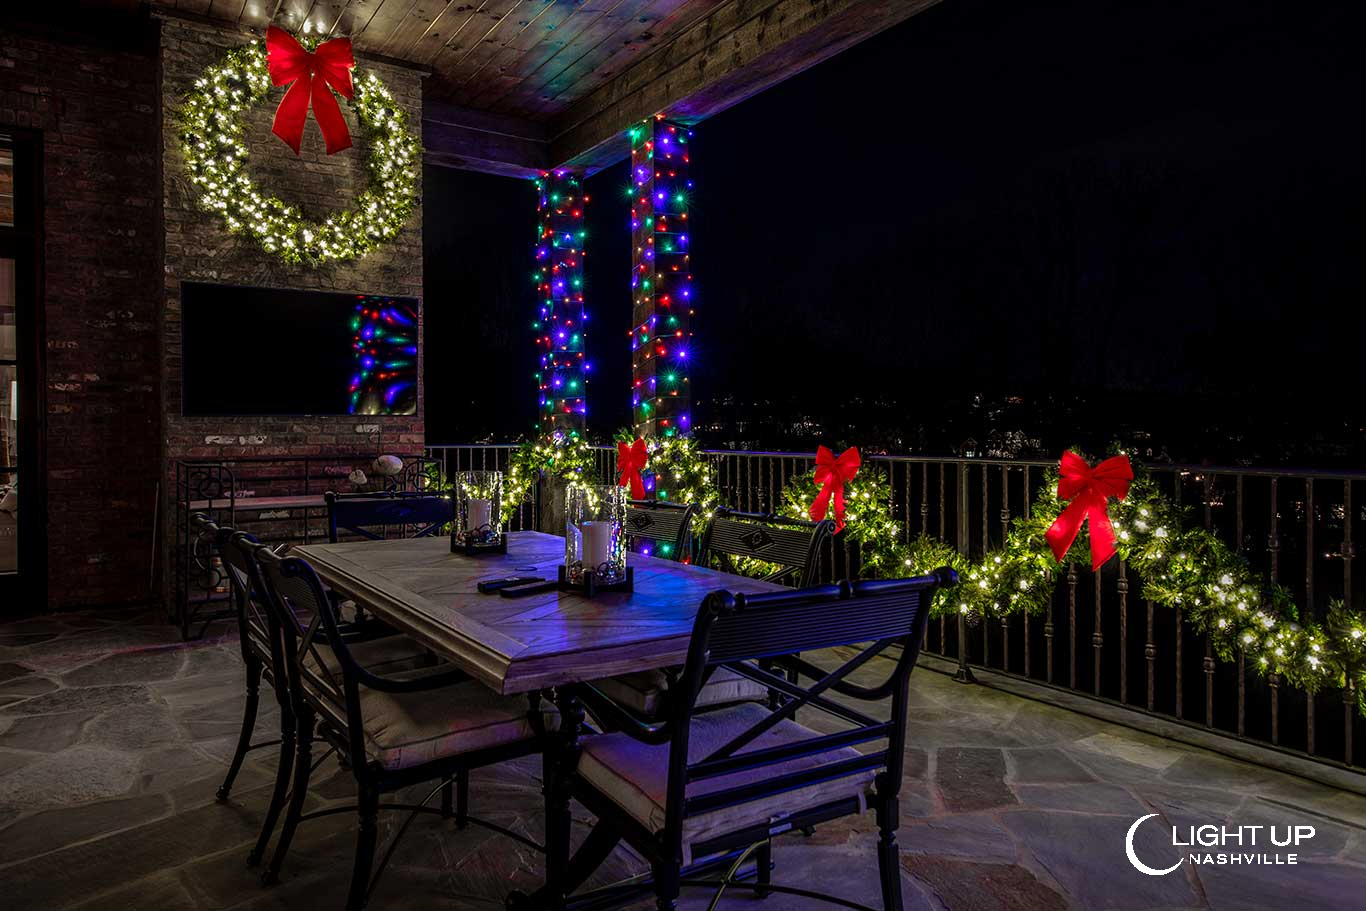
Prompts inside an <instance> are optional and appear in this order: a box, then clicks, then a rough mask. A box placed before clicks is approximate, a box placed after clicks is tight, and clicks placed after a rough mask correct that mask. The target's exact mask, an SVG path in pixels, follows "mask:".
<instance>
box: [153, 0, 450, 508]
mask: <svg viewBox="0 0 1366 911" xmlns="http://www.w3.org/2000/svg"><path fill="white" fill-rule="evenodd" d="M248 39H249V36H247V35H243V34H239V33H237V32H232V31H223V30H219V29H214V28H210V27H207V26H203V25H199V24H192V23H187V22H183V21H180V20H166V21H164V22H163V23H162V33H161V58H162V82H161V87H162V101H163V103H162V111H161V117H162V147H163V149H162V151H163V156H164V158H163V188H164V193H165V206H164V221H165V251H166V252H165V266H166V268H165V284H164V288H163V289H162V292H163V293H162V295H161V304H162V320H161V346H162V357H161V376H162V390H163V395H162V398H163V402H162V406H161V410H162V427H163V437H164V456H165V460H166V461H165V465H166V471H167V475H166V477H167V481H168V484H173V483H174V477H173V466H174V462H175V460H176V459H180V458H187V457H192V458H204V457H241V456H301V455H317V454H322V453H330V452H357V451H368V452H373V453H375V454H378V453H379V452H415V451H418V450H420V449H421V446H422V443H423V420H422V409H423V395H424V393H423V390H422V388H421V377H422V366H421V357H422V352H421V348H420V347H419V366H418V378H419V382H418V385H419V388H418V412H417V414H416V415H414V416H403V417H399V416H393V417H336V416H332V417H308V418H292V417H286V418H278V417H245V418H210V417H185V416H183V415H182V413H181V403H180V391H181V385H180V370H181V338H180V332H181V322H180V283H181V281H210V282H222V283H226V284H241V285H254V286H258V287H272V288H295V289H304V290H325V291H343V292H356V293H372V294H393V295H402V296H407V297H416V298H420V297H421V296H422V216H421V208H420V207H419V208H418V209H417V210H416V212H415V214H414V216H413V218H412V220H411V221H410V222H409V223H408V226H407V228H406V229H405V230H404V231H403V232H402V234H401V235H400V236H399V237H398V238H396V239H395V241H393V242H392V243H390V244H387V245H385V246H383V247H381V248H380V249H379V250H377V251H375V252H373V253H371V254H369V255H368V256H365V257H363V258H361V259H358V260H352V261H351V262H348V263H343V264H336V265H328V266H324V267H321V268H310V267H308V266H290V265H286V264H284V263H282V262H280V261H279V260H278V259H276V258H274V257H273V256H271V255H269V254H266V253H265V252H263V251H261V250H260V248H259V247H257V246H256V245H255V243H254V242H253V241H250V240H247V239H243V238H239V237H236V236H233V235H230V234H228V233H227V231H226V229H225V228H224V227H223V226H222V223H221V221H220V220H219V219H218V218H217V217H216V216H213V215H210V214H208V213H205V212H203V211H201V210H200V209H199V208H198V207H197V206H196V204H195V201H194V200H195V196H194V192H193V188H192V187H191V186H190V184H189V182H188V181H187V180H186V179H185V177H184V170H183V160H182V156H181V153H180V147H179V140H178V132H177V128H176V123H175V107H176V105H177V104H178V103H179V101H180V98H181V93H182V91H183V90H184V88H185V87H187V86H189V85H191V84H192V83H193V81H194V79H195V78H196V77H197V76H198V75H199V73H200V72H202V71H203V69H204V68H205V67H206V66H208V65H210V64H211V63H213V62H215V61H216V60H218V59H219V58H221V56H222V54H223V53H224V52H225V51H226V50H227V49H228V48H230V47H234V46H237V45H239V44H240V43H242V42H244V41H246V40H248ZM359 63H360V64H361V65H362V66H373V67H375V69H376V70H377V71H378V72H379V73H380V75H381V76H382V78H383V79H384V80H385V83H386V84H387V85H388V87H389V89H390V91H392V92H393V93H394V95H395V97H396V98H397V100H398V101H399V103H400V104H401V105H402V106H403V107H404V108H405V109H406V110H407V111H408V112H409V115H410V117H411V123H413V124H420V123H421V115H422V111H421V105H422V85H421V77H420V75H419V74H418V73H417V72H415V71H413V70H408V69H403V68H399V67H393V66H386V65H380V64H373V63H369V62H367V61H365V60H364V59H361V60H360V61H359ZM342 109H343V112H344V113H345V115H346V117H347V124H348V126H349V127H350V129H351V135H352V138H353V141H354V142H355V146H354V148H352V149H350V150H348V151H345V152H341V153H338V154H337V155H333V156H328V155H326V154H325V153H324V149H323V141H322V136H321V134H320V133H319V132H318V128H317V124H316V122H315V121H314V119H313V117H312V115H310V116H309V119H308V123H307V126H306V128H305V131H304V143H303V149H302V156H301V157H298V158H296V157H295V155H294V153H293V152H292V151H291V150H290V149H289V147H288V146H286V145H285V144H284V143H283V142H281V141H280V140H279V139H278V138H276V137H275V136H274V135H272V134H271V132H270V127H271V122H272V120H273V118H274V113H275V103H274V100H272V101H271V102H268V103H263V104H258V105H257V106H256V107H255V108H253V109H252V110H251V111H250V112H249V113H248V114H247V115H246V116H247V120H248V128H247V139H248V145H249V148H250V150H251V156H252V159H251V172H252V174H253V176H254V177H255V178H256V180H257V181H258V182H259V184H260V185H261V186H262V187H263V189H265V190H266V191H268V192H271V193H274V194H275V195H277V196H279V197H281V198H282V199H284V200H285V201H287V202H290V203H293V204H295V205H297V206H299V207H300V209H301V210H302V211H303V212H304V214H305V215H306V216H309V217H312V218H320V217H321V216H323V215H324V214H325V213H326V212H328V211H329V210H332V209H339V208H345V207H346V206H348V205H349V204H350V202H351V201H352V200H353V199H354V198H355V196H356V195H357V194H358V193H359V192H360V190H361V189H363V187H364V185H365V181H366V176H367V175H366V171H365V145H364V142H363V140H362V138H361V135H360V132H359V130H358V129H357V127H356V123H355V120H354V117H353V116H352V114H351V112H350V110H349V109H348V108H347V107H346V106H345V105H343V108H342ZM231 317H232V314H230V313H228V314H224V318H225V319H230V318H231ZM223 364H224V367H225V369H236V370H259V369H269V365H268V364H255V363H252V362H250V360H249V359H241V358H237V357H235V356H234V352H232V351H224V352H223ZM168 518H169V517H168Z"/></svg>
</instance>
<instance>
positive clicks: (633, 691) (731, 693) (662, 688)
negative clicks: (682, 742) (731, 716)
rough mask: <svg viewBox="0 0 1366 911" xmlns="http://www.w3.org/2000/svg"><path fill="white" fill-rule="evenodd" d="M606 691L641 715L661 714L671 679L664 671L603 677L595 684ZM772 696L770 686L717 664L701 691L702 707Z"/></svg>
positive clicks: (617, 702) (699, 696) (616, 700)
mask: <svg viewBox="0 0 1366 911" xmlns="http://www.w3.org/2000/svg"><path fill="white" fill-rule="evenodd" d="M594 685H595V686H596V687H597V688H598V689H599V690H601V691H602V694H603V695H604V696H606V697H607V698H608V699H611V700H612V701H613V702H615V703H616V704H617V705H620V706H624V707H625V708H628V709H630V710H631V711H633V712H635V713H636V714H638V715H646V716H652V715H658V714H659V713H660V711H661V710H662V709H663V708H664V694H665V692H667V691H668V688H669V682H668V678H667V677H665V675H664V672H663V671H641V672H639V673H635V674H621V675H620V676H617V677H609V678H608V679H606V680H599V681H597V682H596V683H595V684H594ZM767 698H768V688H767V687H765V686H761V685H760V684H758V683H755V682H754V681H753V680H750V679H749V678H747V677H741V676H740V675H739V674H737V673H735V672H734V671H732V670H728V669H727V668H724V667H722V668H717V669H716V672H715V673H714V674H712V676H711V679H710V680H708V681H707V685H706V686H704V687H702V692H700V693H698V694H697V703H696V705H697V706H698V707H699V708H702V707H704V706H713V705H726V704H727V703H731V702H762V701H763V700H765V699H767Z"/></svg>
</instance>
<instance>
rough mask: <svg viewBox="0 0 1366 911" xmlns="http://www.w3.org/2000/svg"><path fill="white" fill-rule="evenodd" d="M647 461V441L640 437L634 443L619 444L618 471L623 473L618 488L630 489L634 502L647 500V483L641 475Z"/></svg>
mask: <svg viewBox="0 0 1366 911" xmlns="http://www.w3.org/2000/svg"><path fill="white" fill-rule="evenodd" d="M646 459H647V456H646V454H645V441H644V440H642V439H641V438H640V437H636V441H635V442H634V443H618V444H617V470H618V471H620V472H621V480H620V481H618V482H617V486H619V487H630V488H631V499H633V500H643V499H645V481H644V480H642V479H641V477H640V473H641V471H643V470H644V468H645V461H646Z"/></svg>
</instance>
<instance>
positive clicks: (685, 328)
mask: <svg viewBox="0 0 1366 911" xmlns="http://www.w3.org/2000/svg"><path fill="white" fill-rule="evenodd" d="M627 135H628V136H629V137H630V140H631V188H630V189H631V251H632V252H631V258H632V262H631V295H632V300H633V305H632V325H633V328H632V329H631V374H632V376H631V384H632V386H631V407H632V422H633V426H634V430H635V433H636V435H637V436H641V437H651V436H659V437H672V436H677V435H680V434H686V433H688V432H689V431H690V430H691V429H692V424H691V417H690V416H689V410H690V408H691V395H690V393H689V384H688V357H689V353H690V350H689V349H690V348H691V344H692V328H691V324H692V319H691V318H692V315H693V300H692V271H691V266H690V264H689V258H688V198H689V196H690V195H691V192H692V181H691V180H689V179H688V165H689V153H688V143H689V140H690V139H691V138H692V131H691V130H689V129H688V128H687V127H685V126H682V125H680V124H677V123H673V122H671V121H668V120H665V119H664V118H663V116H662V115H661V116H658V117H655V118H654V119H652V120H647V121H645V122H644V123H641V124H639V125H638V126H635V127H633V128H632V129H631V130H630V131H629V132H628V133H627Z"/></svg>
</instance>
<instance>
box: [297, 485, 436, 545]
mask: <svg viewBox="0 0 1366 911" xmlns="http://www.w3.org/2000/svg"><path fill="white" fill-rule="evenodd" d="M323 501H324V502H325V503H326V504H327V540H328V541H329V542H331V543H332V544H336V543H337V542H338V541H339V540H340V537H341V534H342V533H343V532H345V533H347V534H351V535H354V536H357V537H360V538H364V539H366V540H370V541H379V540H382V539H383V538H384V537H385V536H386V534H387V532H388V530H389V529H390V528H398V529H400V532H401V536H402V537H405V538H426V537H430V536H432V535H439V534H441V531H442V528H443V527H444V526H445V525H446V524H447V523H449V522H450V521H451V516H452V515H453V513H454V503H453V501H452V500H451V498H450V497H442V496H437V495H435V494H424V493H403V492H390V493H362V494H339V493H336V492H335V491H331V490H329V491H327V492H326V493H324V494H323ZM376 529H378V531H376Z"/></svg>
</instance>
